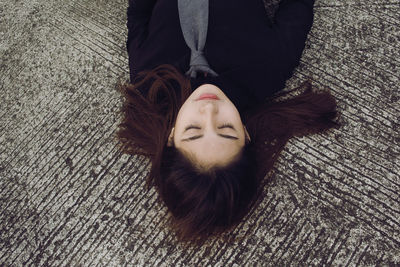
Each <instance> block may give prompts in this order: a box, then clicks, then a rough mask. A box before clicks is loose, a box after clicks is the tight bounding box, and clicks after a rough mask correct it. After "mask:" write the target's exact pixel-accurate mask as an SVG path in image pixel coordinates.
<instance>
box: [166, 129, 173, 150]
mask: <svg viewBox="0 0 400 267" xmlns="http://www.w3.org/2000/svg"><path fill="white" fill-rule="evenodd" d="M174 132H175V127H172V129H171V132H170V134H169V137H168V142H167V146H173V145H174Z"/></svg>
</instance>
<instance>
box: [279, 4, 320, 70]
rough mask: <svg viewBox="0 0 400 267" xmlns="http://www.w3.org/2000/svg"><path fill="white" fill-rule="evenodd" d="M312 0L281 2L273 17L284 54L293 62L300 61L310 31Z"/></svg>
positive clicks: (312, 15) (312, 16) (312, 14)
mask: <svg viewBox="0 0 400 267" xmlns="http://www.w3.org/2000/svg"><path fill="white" fill-rule="evenodd" d="M313 8H314V0H283V1H282V2H281V3H280V5H279V8H278V11H277V13H276V15H275V27H276V30H277V33H278V36H279V39H280V40H281V43H282V47H283V49H284V50H286V51H284V53H286V54H287V55H290V56H291V58H292V60H294V62H297V61H298V60H300V57H301V54H302V52H303V49H304V45H305V41H306V39H307V35H308V33H309V31H310V29H311V26H312V23H313V18H314V13H313Z"/></svg>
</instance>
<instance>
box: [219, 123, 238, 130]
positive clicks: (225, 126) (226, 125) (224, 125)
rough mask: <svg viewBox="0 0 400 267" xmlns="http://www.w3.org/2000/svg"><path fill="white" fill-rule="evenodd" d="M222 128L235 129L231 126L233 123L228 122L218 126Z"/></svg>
mask: <svg viewBox="0 0 400 267" xmlns="http://www.w3.org/2000/svg"><path fill="white" fill-rule="evenodd" d="M224 128H231V129H233V130H236V129H235V127H233V125H232V124H229V123H226V124H223V125H221V126H219V127H218V129H224Z"/></svg>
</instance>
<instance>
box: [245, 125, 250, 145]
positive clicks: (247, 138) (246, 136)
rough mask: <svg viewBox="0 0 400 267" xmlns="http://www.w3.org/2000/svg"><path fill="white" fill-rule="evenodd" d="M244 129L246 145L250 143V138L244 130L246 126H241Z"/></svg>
mask: <svg viewBox="0 0 400 267" xmlns="http://www.w3.org/2000/svg"><path fill="white" fill-rule="evenodd" d="M243 128H244V134H245V138H246V144H247V143H250V142H251V138H250V134H249V132H248V131H247V129H246V126H243Z"/></svg>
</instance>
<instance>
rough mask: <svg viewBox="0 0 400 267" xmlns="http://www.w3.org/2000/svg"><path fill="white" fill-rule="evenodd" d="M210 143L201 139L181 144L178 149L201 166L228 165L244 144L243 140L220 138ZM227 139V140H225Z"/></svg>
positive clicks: (205, 139)
mask: <svg viewBox="0 0 400 267" xmlns="http://www.w3.org/2000/svg"><path fill="white" fill-rule="evenodd" d="M219 139H221V140H218V139H217V140H214V142H210V141H208V140H207V138H204V139H203V138H201V139H198V140H194V141H190V142H180V143H178V144H177V147H176V148H177V149H178V150H180V151H181V152H183V154H184V155H185V156H187V157H188V158H189V159H190V161H192V162H194V163H196V164H199V165H201V166H214V165H226V164H228V163H230V162H232V160H234V159H235V158H237V156H238V155H239V154H240V152H241V150H242V148H243V147H244V143H243V142H242V140H228V139H225V138H219ZM224 139H225V140H224Z"/></svg>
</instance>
